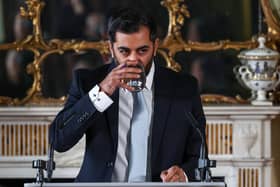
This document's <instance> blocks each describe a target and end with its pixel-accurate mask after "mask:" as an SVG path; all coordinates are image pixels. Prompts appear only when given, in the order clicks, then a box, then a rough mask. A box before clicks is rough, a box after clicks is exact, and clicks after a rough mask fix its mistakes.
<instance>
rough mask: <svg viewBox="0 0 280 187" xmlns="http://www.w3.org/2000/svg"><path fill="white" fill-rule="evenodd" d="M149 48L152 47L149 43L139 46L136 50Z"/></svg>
mask: <svg viewBox="0 0 280 187" xmlns="http://www.w3.org/2000/svg"><path fill="white" fill-rule="evenodd" d="M148 48H150V46H148V45H143V46H141V47H138V48H137V49H136V50H141V49H148Z"/></svg>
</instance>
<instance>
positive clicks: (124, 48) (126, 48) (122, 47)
mask: <svg viewBox="0 0 280 187" xmlns="http://www.w3.org/2000/svg"><path fill="white" fill-rule="evenodd" d="M118 49H122V50H126V51H129V50H130V49H129V48H128V47H124V46H120V47H118Z"/></svg>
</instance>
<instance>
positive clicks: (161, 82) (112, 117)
mask: <svg viewBox="0 0 280 187" xmlns="http://www.w3.org/2000/svg"><path fill="white" fill-rule="evenodd" d="M112 68H113V64H111V65H105V66H102V67H101V68H99V69H97V70H92V71H89V70H78V71H76V72H75V73H74V78H73V81H72V86H71V88H70V90H69V96H68V99H67V102H66V104H65V107H64V109H63V110H62V111H61V112H60V113H59V114H58V115H57V117H56V119H55V120H54V122H53V123H52V125H51V127H50V141H51V142H53V144H54V148H55V150H57V151H59V152H63V151H67V150H68V149H70V148H71V147H73V146H74V145H75V144H76V143H77V142H78V141H79V140H80V139H81V138H82V136H83V135H84V134H86V150H85V155H84V161H83V164H82V167H81V170H80V172H79V174H78V176H77V178H76V181H79V182H109V181H111V176H112V171H113V168H114V162H115V159H116V154H117V144H118V93H119V91H118V90H116V91H115V93H114V94H113V95H112V96H111V98H112V99H113V101H114V103H113V104H112V105H111V106H110V107H109V108H108V109H107V110H106V111H104V112H103V113H100V112H98V111H97V110H96V108H95V107H94V105H93V104H92V102H91V101H90V98H89V96H88V92H89V90H90V89H91V88H93V87H94V86H95V85H96V84H98V83H100V82H101V81H102V80H103V79H104V78H105V76H106V75H107V74H108V72H109V71H110V70H111V69H112ZM185 111H188V112H191V113H192V114H193V115H194V117H195V118H196V119H197V121H198V122H199V124H200V128H201V129H202V131H203V133H204V131H205V117H204V113H203V110H202V106H201V101H200V96H199V93H198V87H197V82H196V80H195V78H193V77H191V76H190V75H186V74H185V75H180V74H178V73H175V72H173V71H171V70H169V69H166V68H163V67H159V66H157V65H156V66H155V75H154V115H153V119H152V120H153V121H152V124H151V125H152V142H151V160H150V163H151V174H152V181H160V173H161V171H162V170H165V169H168V168H169V167H171V166H173V165H179V166H180V167H182V168H183V169H184V171H185V173H186V174H187V176H188V178H189V180H193V179H194V169H195V168H196V167H197V162H198V157H199V151H200V144H201V140H200V137H199V134H198V133H197V132H196V131H195V130H194V128H193V127H192V125H191V124H190V122H189V121H188V119H187V118H186V116H185Z"/></svg>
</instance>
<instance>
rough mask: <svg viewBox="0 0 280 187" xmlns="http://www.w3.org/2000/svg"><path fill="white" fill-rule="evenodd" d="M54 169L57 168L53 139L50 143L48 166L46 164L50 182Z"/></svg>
mask: <svg viewBox="0 0 280 187" xmlns="http://www.w3.org/2000/svg"><path fill="white" fill-rule="evenodd" d="M54 169H55V162H54V146H53V142H52V141H51V142H50V144H49V150H48V160H47V166H46V171H47V180H48V182H50V181H51V178H52V175H53V170H54Z"/></svg>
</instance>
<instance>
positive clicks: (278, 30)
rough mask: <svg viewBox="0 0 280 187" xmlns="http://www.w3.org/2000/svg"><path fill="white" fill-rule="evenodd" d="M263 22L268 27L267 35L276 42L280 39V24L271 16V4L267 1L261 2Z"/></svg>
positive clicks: (262, 0)
mask: <svg viewBox="0 0 280 187" xmlns="http://www.w3.org/2000/svg"><path fill="white" fill-rule="evenodd" d="M261 4H262V8H263V12H264V15H265V18H266V19H265V21H266V23H267V25H268V35H269V36H270V37H271V38H274V39H276V40H279V39H280V23H279V20H277V18H276V17H275V16H274V15H273V12H272V8H271V4H270V1H269V0H261Z"/></svg>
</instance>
